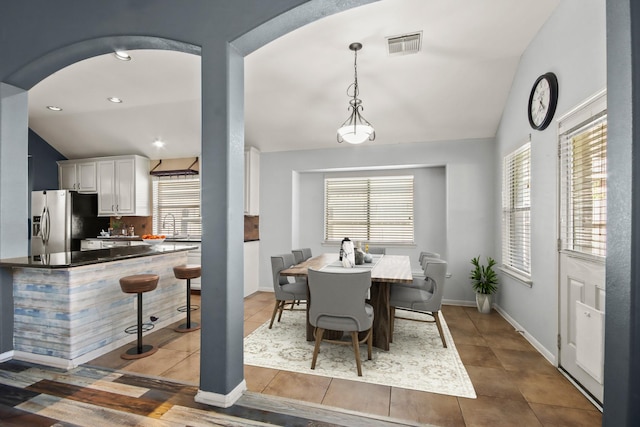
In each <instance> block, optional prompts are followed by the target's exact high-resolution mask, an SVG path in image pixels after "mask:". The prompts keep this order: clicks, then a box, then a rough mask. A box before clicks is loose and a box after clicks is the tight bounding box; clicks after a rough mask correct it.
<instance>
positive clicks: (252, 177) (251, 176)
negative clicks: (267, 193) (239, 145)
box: [244, 147, 260, 215]
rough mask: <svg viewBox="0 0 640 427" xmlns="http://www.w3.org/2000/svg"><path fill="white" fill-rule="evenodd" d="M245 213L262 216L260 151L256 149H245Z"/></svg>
mask: <svg viewBox="0 0 640 427" xmlns="http://www.w3.org/2000/svg"><path fill="white" fill-rule="evenodd" d="M244 213H245V215H259V214H260V151H258V149H257V148H254V147H245V149H244Z"/></svg>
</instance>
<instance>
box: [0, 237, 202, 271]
mask: <svg viewBox="0 0 640 427" xmlns="http://www.w3.org/2000/svg"><path fill="white" fill-rule="evenodd" d="M193 249H197V246H194V245H189V244H186V243H183V244H175V243H163V244H160V245H139V246H122V247H115V248H109V249H97V250H93V251H73V252H57V253H52V254H45V255H34V256H26V257H17V258H6V259H1V260H0V267H23V268H24V267H29V268H70V267H79V266H82V265H90V264H100V263H103V262H110V261H120V260H123V259H129V258H139V257H146V256H151V255H161V254H167V253H171V252H180V251H189V250H193Z"/></svg>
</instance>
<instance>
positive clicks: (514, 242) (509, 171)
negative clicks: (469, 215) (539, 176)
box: [502, 142, 531, 277]
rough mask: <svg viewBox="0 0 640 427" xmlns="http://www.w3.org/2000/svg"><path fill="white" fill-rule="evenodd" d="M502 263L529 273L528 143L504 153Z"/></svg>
mask: <svg viewBox="0 0 640 427" xmlns="http://www.w3.org/2000/svg"><path fill="white" fill-rule="evenodd" d="M502 264H503V267H505V268H507V269H511V270H515V272H517V273H519V274H521V275H524V276H526V277H530V276H531V143H530V142H527V143H526V144H524V145H523V146H522V147H520V148H519V149H517V150H516V151H514V152H513V153H511V154H509V155H507V156H505V158H504V165H503V182H502Z"/></svg>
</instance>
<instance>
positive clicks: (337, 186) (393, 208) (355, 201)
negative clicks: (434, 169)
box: [325, 176, 414, 243]
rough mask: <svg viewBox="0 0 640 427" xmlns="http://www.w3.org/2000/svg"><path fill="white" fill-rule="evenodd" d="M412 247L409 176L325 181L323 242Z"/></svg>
mask: <svg viewBox="0 0 640 427" xmlns="http://www.w3.org/2000/svg"><path fill="white" fill-rule="evenodd" d="M345 237H349V238H350V239H351V240H360V241H367V242H376V243H413V241H414V239H413V176H381V177H365V178H327V179H325V241H341V240H342V239H343V238H345Z"/></svg>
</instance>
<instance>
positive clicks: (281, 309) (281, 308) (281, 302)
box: [278, 301, 287, 323]
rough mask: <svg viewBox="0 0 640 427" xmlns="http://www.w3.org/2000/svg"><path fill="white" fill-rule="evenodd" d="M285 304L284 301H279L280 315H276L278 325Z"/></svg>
mask: <svg viewBox="0 0 640 427" xmlns="http://www.w3.org/2000/svg"><path fill="white" fill-rule="evenodd" d="M286 304H287V302H286V301H280V314H278V323H280V319H282V312H283V311H284V306H285V305H286Z"/></svg>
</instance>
